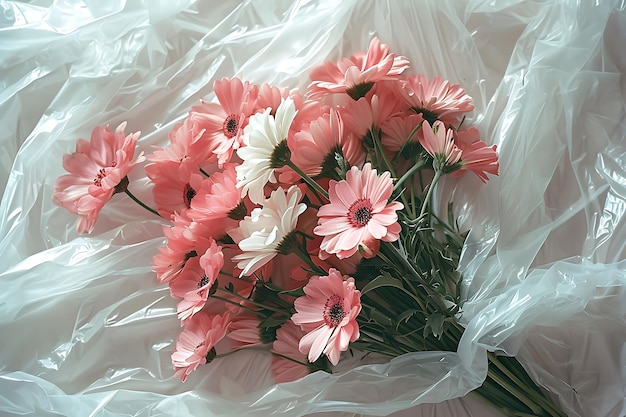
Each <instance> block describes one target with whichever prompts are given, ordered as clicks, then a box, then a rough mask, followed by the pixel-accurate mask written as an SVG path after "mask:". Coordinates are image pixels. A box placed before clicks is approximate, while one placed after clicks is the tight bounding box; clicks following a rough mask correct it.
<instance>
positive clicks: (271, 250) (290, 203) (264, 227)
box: [233, 185, 306, 276]
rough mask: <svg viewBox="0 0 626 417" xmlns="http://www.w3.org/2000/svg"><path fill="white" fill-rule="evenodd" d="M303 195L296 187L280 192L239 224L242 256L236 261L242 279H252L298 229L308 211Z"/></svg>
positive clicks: (276, 192)
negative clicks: (246, 277)
mask: <svg viewBox="0 0 626 417" xmlns="http://www.w3.org/2000/svg"><path fill="white" fill-rule="evenodd" d="M301 199H302V191H300V189H299V188H298V187H296V186H295V185H292V186H291V187H289V189H288V190H287V191H286V192H285V190H284V189H282V188H278V189H276V190H274V191H272V194H271V195H270V197H269V198H268V199H266V200H265V201H264V203H263V206H262V207H259V208H255V209H254V210H252V213H250V216H246V217H245V218H244V219H243V220H242V221H241V222H239V230H238V231H237V234H238V235H239V236H242V240H240V241H239V243H238V245H239V248H240V249H241V250H242V251H243V253H242V254H239V255H236V256H234V257H233V261H235V262H237V267H238V268H240V269H241V270H242V271H241V274H240V276H249V275H251V274H253V273H254V272H256V271H257V270H258V269H259V268H261V267H262V266H263V265H265V264H266V263H268V262H269V261H270V260H272V258H274V257H275V256H276V255H277V254H278V253H279V250H280V245H281V243H282V242H283V241H284V240H285V238H287V237H288V236H289V234H290V233H291V232H292V231H293V230H294V229H295V228H296V224H297V223H298V216H300V215H301V214H302V213H304V211H305V210H306V204H304V203H300V200H301Z"/></svg>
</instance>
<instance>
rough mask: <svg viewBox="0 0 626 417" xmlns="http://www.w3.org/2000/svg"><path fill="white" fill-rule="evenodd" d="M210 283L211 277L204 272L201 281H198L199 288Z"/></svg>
mask: <svg viewBox="0 0 626 417" xmlns="http://www.w3.org/2000/svg"><path fill="white" fill-rule="evenodd" d="M208 283H209V277H207V276H206V274H202V276H201V277H200V281H199V282H198V288H202V287H204V286H205V285H207V284H208Z"/></svg>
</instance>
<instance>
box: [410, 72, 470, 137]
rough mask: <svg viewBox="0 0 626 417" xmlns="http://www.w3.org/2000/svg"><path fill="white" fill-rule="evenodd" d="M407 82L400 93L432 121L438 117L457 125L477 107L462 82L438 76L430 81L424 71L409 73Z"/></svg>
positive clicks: (417, 110)
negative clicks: (457, 82)
mask: <svg viewBox="0 0 626 417" xmlns="http://www.w3.org/2000/svg"><path fill="white" fill-rule="evenodd" d="M405 81H406V82H405V83H404V84H403V86H402V87H401V88H399V89H398V93H399V94H400V96H401V97H403V98H404V100H405V101H406V102H407V104H408V105H409V106H410V107H412V108H413V110H414V111H415V112H416V113H421V114H422V116H423V117H424V119H425V120H428V122H429V123H431V124H432V123H434V121H435V120H441V121H443V122H444V123H446V125H450V124H454V123H456V122H457V121H458V119H459V118H460V117H461V116H462V115H463V113H467V112H470V111H472V110H474V105H473V104H472V98H471V97H470V96H469V95H467V93H466V92H465V90H464V89H463V87H461V85H459V84H450V82H449V81H446V80H444V79H442V78H441V77H439V76H437V77H435V78H433V79H432V80H430V81H429V80H428V78H427V77H426V76H425V75H423V74H411V75H407V76H406V79H405Z"/></svg>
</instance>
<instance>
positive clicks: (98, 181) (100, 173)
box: [93, 161, 117, 187]
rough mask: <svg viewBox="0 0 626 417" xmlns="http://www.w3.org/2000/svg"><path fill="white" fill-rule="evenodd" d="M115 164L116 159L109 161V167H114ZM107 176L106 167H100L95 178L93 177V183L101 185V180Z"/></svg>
mask: <svg viewBox="0 0 626 417" xmlns="http://www.w3.org/2000/svg"><path fill="white" fill-rule="evenodd" d="M116 165H117V161H113V162H111V168H114V167H115V166H116ZM106 176H107V171H106V168H100V170H99V171H98V173H97V174H96V178H94V179H93V183H94V185H96V186H98V187H102V180H103V179H104V177H106Z"/></svg>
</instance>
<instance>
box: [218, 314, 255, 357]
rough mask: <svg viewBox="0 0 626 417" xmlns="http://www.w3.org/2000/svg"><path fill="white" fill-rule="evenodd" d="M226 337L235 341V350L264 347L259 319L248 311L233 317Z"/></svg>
mask: <svg viewBox="0 0 626 417" xmlns="http://www.w3.org/2000/svg"><path fill="white" fill-rule="evenodd" d="M226 337H228V338H229V339H231V340H233V342H234V343H233V349H241V348H246V347H253V346H260V345H262V344H263V342H262V341H261V335H260V329H259V318H258V317H257V316H256V315H255V314H252V313H249V312H246V311H244V312H241V313H239V314H237V315H236V316H235V317H233V322H232V323H231V325H230V328H229V331H228V334H227V335H226Z"/></svg>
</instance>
